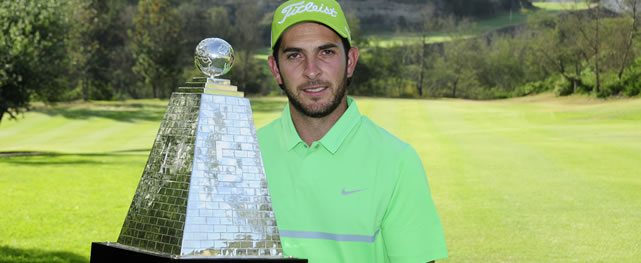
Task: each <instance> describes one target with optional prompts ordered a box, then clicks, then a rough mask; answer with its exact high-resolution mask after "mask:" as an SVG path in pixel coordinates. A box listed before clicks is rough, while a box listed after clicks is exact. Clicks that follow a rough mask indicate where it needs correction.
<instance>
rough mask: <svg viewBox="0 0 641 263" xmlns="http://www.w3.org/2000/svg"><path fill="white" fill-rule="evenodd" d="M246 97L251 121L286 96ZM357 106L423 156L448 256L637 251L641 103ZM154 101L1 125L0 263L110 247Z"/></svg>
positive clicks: (527, 257) (607, 256) (493, 258)
mask: <svg viewBox="0 0 641 263" xmlns="http://www.w3.org/2000/svg"><path fill="white" fill-rule="evenodd" d="M252 103H253V108H254V114H255V115H254V118H255V123H256V125H257V126H258V127H260V126H263V125H264V124H266V123H268V122H269V121H270V120H271V119H273V118H275V117H276V116H277V115H278V114H279V112H280V110H281V109H282V105H283V103H284V99H282V98H267V99H254V100H253V101H252ZM358 103H359V107H360V108H361V111H362V112H364V113H365V114H367V115H369V116H370V118H371V119H373V120H374V121H375V122H377V123H378V124H380V125H381V126H383V127H385V128H386V129H388V130H389V131H391V132H392V133H394V134H396V135H397V136H399V137H400V138H402V139H403V140H405V141H407V142H409V143H410V144H412V145H413V146H414V147H415V148H416V149H417V151H418V152H419V154H420V155H421V157H422V159H423V161H424V164H425V167H426V170H427V173H428V177H429V180H430V185H431V188H432V192H433V195H434V199H435V202H436V204H437V207H438V208H439V212H440V215H441V219H442V221H443V224H444V227H445V232H446V239H447V242H448V247H449V250H450V260H449V261H450V262H470V261H471V262H474V261H489V262H505V261H507V262H535V261H536V262H540V261H543V262H567V261H579V262H584V261H612V262H634V261H636V260H637V259H638V258H641V235H639V234H638V233H639V231H638V227H639V226H640V225H641V209H639V208H641V191H640V189H641V177H640V176H639V170H640V168H641V165H640V164H639V156H641V100H640V99H625V100H623V99H622V100H612V101H600V100H593V99H588V98H582V97H569V98H554V97H552V96H550V95H542V96H536V97H527V98H520V99H511V100H503V101H485V102H478V101H464V100H400V99H372V98H359V99H358ZM165 105H166V101H155V100H144V101H127V102H94V103H90V104H84V103H79V104H72V105H58V106H56V107H54V108H39V109H36V110H35V111H32V112H29V113H27V114H26V115H25V118H24V119H21V120H20V121H17V122H16V121H7V120H5V121H3V122H2V123H0V138H1V139H0V152H5V153H4V154H3V156H0V189H2V191H1V192H0V200H2V202H0V211H1V212H2V216H1V217H0V262H5V261H10V262H38V261H39V262H83V261H87V260H88V257H89V249H90V244H91V242H92V241H115V240H116V239H117V237H118V234H119V231H120V227H121V226H122V222H123V220H124V217H125V214H126V212H127V209H128V206H129V204H130V202H131V198H132V197H133V192H134V190H135V188H136V185H137V183H138V180H139V179H140V176H141V174H142V169H143V167H144V165H145V162H146V158H147V154H148V150H149V148H150V147H151V144H152V143H153V139H154V136H155V133H156V131H157V129H158V126H159V124H160V119H161V118H162V112H163V111H164V107H165ZM6 152H28V154H31V155H28V154H27V153H23V154H22V155H20V154H18V156H16V154H13V155H9V154H6Z"/></svg>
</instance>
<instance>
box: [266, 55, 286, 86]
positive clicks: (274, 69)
mask: <svg viewBox="0 0 641 263" xmlns="http://www.w3.org/2000/svg"><path fill="white" fill-rule="evenodd" d="M267 62H268V63H269V70H270V71H271V72H272V75H273V76H274V78H275V79H276V82H277V83H278V85H283V80H282V79H281V77H280V69H279V68H278V63H276V59H275V58H274V56H269V57H268V58H267Z"/></svg>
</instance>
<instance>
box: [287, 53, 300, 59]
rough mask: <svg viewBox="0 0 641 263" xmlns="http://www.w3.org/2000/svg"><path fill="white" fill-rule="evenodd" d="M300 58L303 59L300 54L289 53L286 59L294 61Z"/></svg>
mask: <svg viewBox="0 0 641 263" xmlns="http://www.w3.org/2000/svg"><path fill="white" fill-rule="evenodd" d="M300 57H301V54H300V53H298V52H291V53H287V54H286V58H287V59H288V60H294V59H297V58H300Z"/></svg>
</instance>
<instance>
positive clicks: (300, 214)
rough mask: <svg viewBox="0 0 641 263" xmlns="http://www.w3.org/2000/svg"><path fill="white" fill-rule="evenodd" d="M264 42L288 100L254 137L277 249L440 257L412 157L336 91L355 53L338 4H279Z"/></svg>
mask: <svg viewBox="0 0 641 263" xmlns="http://www.w3.org/2000/svg"><path fill="white" fill-rule="evenodd" d="M271 42H272V43H271V46H272V49H273V55H272V56H270V57H269V67H270V69H271V72H272V74H273V75H274V78H275V79H276V81H277V82H278V84H279V85H280V86H281V88H282V89H283V90H284V91H285V93H286V94H287V97H288V99H289V103H288V105H287V106H286V107H285V109H284V110H283V113H282V116H281V117H280V118H279V119H276V120H275V121H273V122H272V123H270V124H268V125H267V126H265V127H263V128H262V129H260V130H259V132H258V139H259V143H260V148H261V152H262V156H263V163H264V166H265V173H266V175H267V182H268V187H269V191H270V193H271V196H272V203H273V209H274V213H275V215H276V221H277V224H278V228H279V232H280V237H281V241H282V245H283V250H284V253H285V255H287V256H293V257H297V258H307V259H309V261H310V262H428V261H432V260H435V259H440V258H445V257H447V249H446V247H445V241H444V235H443V230H442V227H441V223H440V221H439V218H438V215H437V213H436V209H435V207H434V204H433V202H432V199H431V194H430V191H429V187H428V184H427V178H426V176H425V173H424V170H423V167H422V164H421V160H420V159H419V157H418V155H417V154H416V152H415V151H414V149H413V148H412V147H411V146H409V145H407V144H406V143H404V142H402V141H400V140H399V139H397V138H396V137H394V136H393V135H391V134H389V133H388V132H387V131H385V130H383V129H382V128H380V127H378V126H376V124H374V123H373V122H372V121H371V120H369V119H368V118H367V117H365V116H362V115H361V114H360V113H359V111H358V107H357V105H356V102H355V101H354V100H353V99H352V98H351V97H347V96H346V89H347V86H348V84H349V81H350V79H351V77H352V75H353V73H354V69H355V68H356V63H357V61H358V56H359V51H358V49H357V48H355V47H350V45H351V36H350V31H349V27H348V25H347V21H346V19H345V16H344V14H343V11H342V10H341V7H340V5H339V4H338V3H337V2H335V1H333V0H309V1H308V0H293V1H288V2H286V3H284V4H282V5H281V6H280V7H279V8H278V9H277V10H276V12H275V13H274V20H273V23H272V40H271Z"/></svg>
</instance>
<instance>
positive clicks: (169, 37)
mask: <svg viewBox="0 0 641 263" xmlns="http://www.w3.org/2000/svg"><path fill="white" fill-rule="evenodd" d="M180 28H181V21H180V19H179V17H178V15H177V12H176V10H175V9H173V8H172V7H171V6H170V5H169V2H168V1H167V0H141V1H140V2H138V13H137V14H136V16H135V17H134V29H133V31H131V32H130V37H131V38H132V41H133V43H132V51H133V56H134V59H135V61H136V62H135V65H134V67H133V70H134V72H135V73H136V74H138V75H139V76H140V77H141V78H142V80H143V83H144V85H145V86H146V87H149V88H151V92H152V96H153V97H154V98H162V97H166V96H167V95H169V94H170V93H171V91H172V90H173V89H174V88H175V86H176V84H177V81H176V80H177V76H178V75H179V71H180V69H181V67H180V66H179V64H178V63H177V61H176V57H177V56H178V55H179V53H180V42H181V41H180V38H179V33H180Z"/></svg>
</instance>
